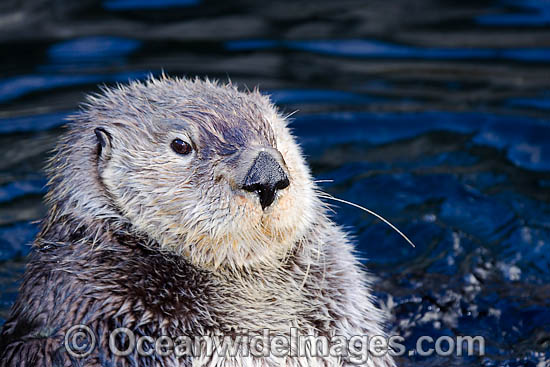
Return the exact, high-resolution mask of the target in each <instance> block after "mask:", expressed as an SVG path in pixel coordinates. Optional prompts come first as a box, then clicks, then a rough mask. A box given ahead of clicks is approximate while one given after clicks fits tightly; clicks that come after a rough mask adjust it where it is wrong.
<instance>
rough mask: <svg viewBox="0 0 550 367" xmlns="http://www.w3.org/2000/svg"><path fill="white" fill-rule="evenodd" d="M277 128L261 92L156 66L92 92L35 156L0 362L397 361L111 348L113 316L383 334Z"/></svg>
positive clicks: (235, 328)
mask: <svg viewBox="0 0 550 367" xmlns="http://www.w3.org/2000/svg"><path fill="white" fill-rule="evenodd" d="M287 125H288V120H287V119H286V118H285V117H284V116H282V115H281V114H280V113H279V111H278V110H277V108H276V107H275V106H274V105H273V104H272V103H271V102H270V100H269V98H268V97H267V96H264V95H262V94H260V93H259V91H258V90H254V91H248V92H241V91H239V90H238V89H237V88H236V87H234V86H233V85H231V84H220V83H217V82H213V81H209V80H201V79H193V80H191V79H177V78H169V77H167V76H164V75H163V76H161V77H160V78H158V79H156V78H150V79H149V80H147V81H145V82H132V83H130V84H129V85H124V86H117V87H115V88H104V89H103V90H102V92H101V93H100V94H97V95H93V96H89V97H88V99H87V101H86V102H85V103H84V104H83V105H82V108H81V110H80V111H79V112H78V113H76V114H75V115H73V116H71V118H70V122H69V123H68V124H67V127H66V131H65V133H64V134H63V135H62V136H61V137H60V140H59V143H58V144H57V146H56V148H55V151H54V154H53V156H52V158H51V159H50V161H49V164H48V167H47V173H48V176H49V183H48V194H47V196H46V202H47V205H48V215H47V216H46V218H45V219H44V220H43V222H42V225H41V231H40V233H39V234H38V236H37V238H36V240H35V241H34V245H33V251H32V254H31V256H30V259H29V263H28V266H27V269H26V272H25V275H24V281H23V283H22V285H21V289H20V293H19V295H18V298H17V300H16V302H15V304H14V306H13V307H12V310H11V315H10V317H9V319H8V321H7V322H6V324H5V325H4V328H3V331H2V337H1V341H0V361H1V362H2V363H0V364H1V365H2V366H23V365H28V366H31V365H32V366H72V365H85V366H115V365H116V366H118V365H138V366H191V365H193V366H275V365H280V366H329V365H335V366H345V365H357V364H362V365H368V366H394V365H395V364H394V361H393V359H392V357H391V353H389V350H388V353H385V354H383V355H382V356H378V357H375V356H374V355H369V357H368V358H365V359H364V360H363V359H357V358H354V356H353V355H350V354H349V353H347V354H346V353H343V354H342V355H334V353H331V354H330V355H328V354H327V355H324V354H322V353H321V354H319V353H316V350H314V349H315V348H314V347H310V348H309V349H308V350H306V351H305V352H304V353H305V354H304V355H301V354H300V355H295V354H293V353H287V354H286V355H283V356H281V355H273V354H267V355H261V356H257V355H244V354H242V353H240V354H238V355H231V356H230V355H223V356H220V355H219V354H216V353H214V355H212V354H209V353H207V351H205V350H204V349H203V348H202V347H201V348H199V350H198V351H195V353H187V354H185V353H184V354H183V355H181V354H177V353H152V354H143V353H140V352H139V350H131V351H130V352H128V354H125V355H120V353H118V354H117V353H115V351H113V348H112V345H111V344H110V343H111V341H112V333H113V332H114V331H115V330H116V329H118V328H124V329H125V330H130V331H131V332H132V333H134V335H136V336H138V337H139V336H143V337H148V338H151V340H155V339H156V338H160V337H161V336H172V337H174V338H176V337H177V336H181V335H185V336H189V337H191V336H206V335H209V336H213V335H217V336H220V335H224V336H228V335H229V336H230V337H231V338H233V339H235V338H236V337H237V336H236V335H237V334H238V333H239V332H241V331H243V330H245V331H247V332H250V333H252V334H261V333H262V331H265V330H268V334H269V335H270V336H277V335H279V336H280V335H289V333H290V332H291V329H295V330H297V331H298V332H299V334H300V335H309V336H316V337H325V338H330V337H334V336H342V337H347V338H351V337H353V336H358V335H362V336H365V337H367V336H368V337H372V336H384V335H385V334H384V330H383V324H384V320H385V317H384V315H383V314H382V312H381V311H380V310H379V309H378V308H377V307H376V306H375V303H374V301H373V297H372V295H371V293H370V288H369V284H370V277H369V276H368V275H367V274H366V273H365V272H364V271H363V269H362V266H361V264H360V263H359V261H358V260H357V259H356V258H355V256H354V252H353V246H352V244H351V243H350V241H349V239H348V236H347V234H346V233H345V232H344V231H343V230H342V229H341V228H340V227H339V226H338V225H336V224H335V223H334V222H333V221H332V220H331V219H330V217H329V216H328V214H327V212H328V210H327V207H326V205H324V204H323V202H322V201H321V200H320V198H319V196H318V195H317V194H316V193H317V192H318V191H317V190H316V187H315V184H314V182H313V180H312V177H311V174H310V171H309V169H308V167H307V165H306V162H305V160H304V158H303V155H302V152H301V150H300V148H299V146H298V144H297V143H296V141H295V139H294V137H293V136H292V134H291V133H290V130H289V128H288V126H287ZM74 325H85V326H86V327H87V330H90V332H91V336H89V337H88V339H86V338H85V339H86V340H93V341H94V345H93V348H91V350H90V351H89V353H87V354H85V355H77V356H75V355H74V353H71V345H72V344H71V343H69V344H67V340H68V339H67V335H68V333H69V332H70V331H71V330H72V329H71V328H72V327H73V326H74ZM69 340H72V339H70V338H69ZM365 348H367V347H365ZM365 351H366V352H369V349H368V348H367V349H365ZM379 354H380V353H378V354H377V355H379ZM358 361H359V362H358Z"/></svg>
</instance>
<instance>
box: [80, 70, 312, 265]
mask: <svg viewBox="0 0 550 367" xmlns="http://www.w3.org/2000/svg"><path fill="white" fill-rule="evenodd" d="M94 104H95V105H98V104H100V105H101V108H97V109H94ZM92 111H94V118H90V119H89V120H90V121H92V124H93V121H95V122H96V123H95V133H96V136H97V138H96V139H97V144H98V152H99V153H98V172H99V180H100V181H101V182H102V184H103V186H104V188H105V191H106V195H107V197H108V198H109V200H110V201H111V202H113V203H114V207H116V210H117V211H118V212H119V213H120V214H121V215H122V216H123V217H125V218H127V219H128V221H129V222H131V223H132V224H133V226H134V227H135V228H136V229H137V230H139V231H141V232H144V233H146V234H147V235H148V236H150V237H151V238H152V239H154V240H155V241H157V242H158V243H159V244H160V245H161V246H162V248H164V249H168V250H172V251H177V252H178V253H180V254H182V255H183V256H186V257H188V258H189V259H190V260H191V261H192V262H193V263H195V264H198V265H201V266H206V267H211V268H219V267H242V266H247V265H252V264H257V263H267V264H269V263H273V262H276V261H277V260H280V259H282V258H284V255H285V254H286V253H287V252H288V251H289V250H290V249H291V248H292V247H293V245H294V244H295V243H296V242H297V241H298V240H299V239H300V238H301V237H302V236H303V235H304V234H305V232H306V231H307V229H308V228H309V226H310V224H311V222H312V221H313V214H312V213H314V212H315V208H314V205H315V204H314V194H313V184H312V182H311V178H310V174H309V171H308V169H307V167H306V165H305V162H304V161H303V159H302V157H301V153H300V151H299V148H298V146H297V144H296V143H295V141H294V139H293V137H292V136H291V134H290V133H289V131H288V129H287V127H286V121H285V120H284V119H283V118H282V117H281V116H280V115H279V114H278V113H277V111H276V109H275V108H274V107H273V105H272V104H271V103H270V102H269V100H268V99H267V98H266V97H264V96H262V95H260V94H259V93H257V92H250V93H243V92H239V91H237V90H236V89H235V88H233V87H231V86H219V85H217V84H215V83H211V82H208V81H199V80H195V81H187V80H173V79H167V78H163V79H161V80H150V81H148V82H147V83H145V84H141V83H134V84H132V85H130V86H129V87H122V88H119V89H117V90H111V91H108V92H106V95H105V96H104V97H99V98H95V99H93V100H92V101H91V103H90V107H89V111H88V113H89V114H90V113H91V112H92ZM98 120H100V121H101V123H99V124H98V123H97V121H98ZM99 147H100V148H99Z"/></svg>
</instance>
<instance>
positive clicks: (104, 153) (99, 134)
mask: <svg viewBox="0 0 550 367" xmlns="http://www.w3.org/2000/svg"><path fill="white" fill-rule="evenodd" d="M94 132H95V136H96V138H97V143H98V147H97V155H98V156H99V158H101V159H102V160H107V159H109V157H110V156H111V140H112V137H111V134H109V132H108V131H107V130H105V129H103V128H101V127H96V128H95V130H94Z"/></svg>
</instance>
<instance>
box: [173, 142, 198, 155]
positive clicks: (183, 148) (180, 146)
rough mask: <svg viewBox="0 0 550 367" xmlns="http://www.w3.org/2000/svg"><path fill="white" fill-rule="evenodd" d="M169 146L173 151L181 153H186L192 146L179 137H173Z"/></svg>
mask: <svg viewBox="0 0 550 367" xmlns="http://www.w3.org/2000/svg"><path fill="white" fill-rule="evenodd" d="M170 147H171V148H172V150H173V151H174V152H176V153H178V154H182V155H187V154H189V153H191V151H192V150H193V147H191V145H190V144H189V143H187V142H185V141H183V140H181V139H174V140H173V141H172V143H171V144H170Z"/></svg>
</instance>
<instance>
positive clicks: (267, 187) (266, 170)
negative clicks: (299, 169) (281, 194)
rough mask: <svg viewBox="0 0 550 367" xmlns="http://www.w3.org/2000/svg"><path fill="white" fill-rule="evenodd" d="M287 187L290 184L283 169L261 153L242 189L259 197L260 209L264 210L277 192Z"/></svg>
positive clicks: (273, 159)
mask: <svg viewBox="0 0 550 367" xmlns="http://www.w3.org/2000/svg"><path fill="white" fill-rule="evenodd" d="M288 185H290V182H289V181H288V177H287V176H286V174H285V171H284V170H283V168H282V167H281V166H280V165H279V163H278V162H277V161H276V160H275V158H273V156H272V155H271V154H269V153H268V152H265V151H262V152H260V153H259V154H258V156H257V157H256V159H255V160H254V163H252V167H250V170H249V171H248V173H247V174H246V177H245V179H244V184H243V186H242V188H243V189H244V190H246V191H250V192H256V193H257V194H258V196H259V197H260V204H262V209H265V208H267V207H268V206H270V205H271V203H273V200H275V193H276V192H277V190H282V189H284V188H285V187H288Z"/></svg>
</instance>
